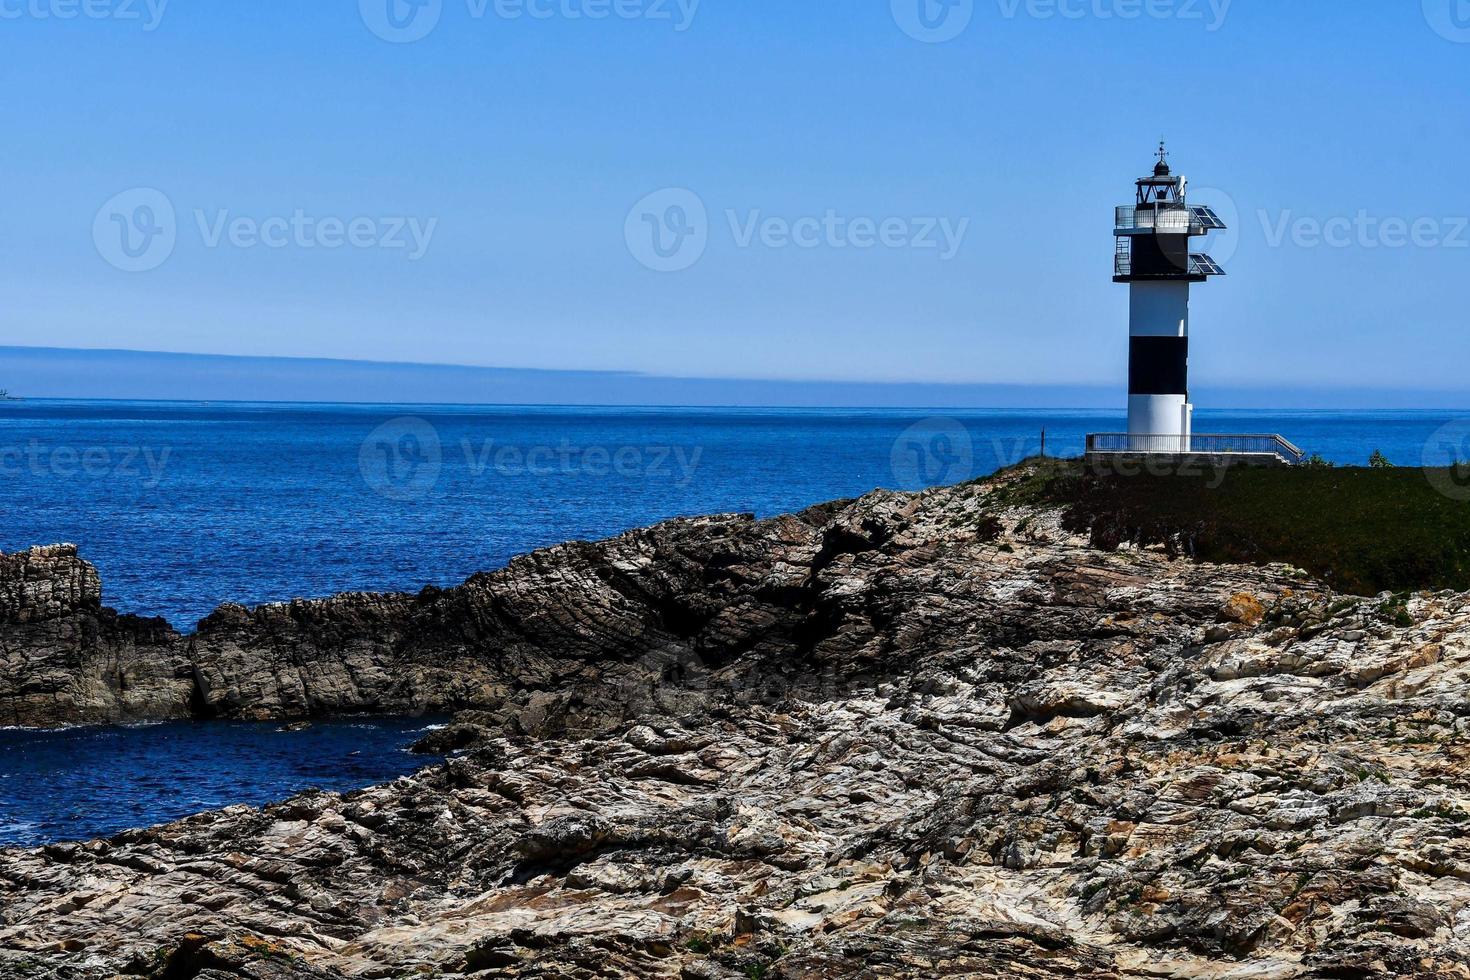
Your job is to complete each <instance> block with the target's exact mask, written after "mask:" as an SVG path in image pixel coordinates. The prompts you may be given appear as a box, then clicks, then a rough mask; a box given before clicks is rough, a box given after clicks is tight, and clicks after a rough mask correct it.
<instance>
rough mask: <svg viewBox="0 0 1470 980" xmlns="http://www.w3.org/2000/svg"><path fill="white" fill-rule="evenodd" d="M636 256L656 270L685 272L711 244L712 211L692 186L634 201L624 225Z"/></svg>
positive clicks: (669, 190) (629, 247)
mask: <svg viewBox="0 0 1470 980" xmlns="http://www.w3.org/2000/svg"><path fill="white" fill-rule="evenodd" d="M623 238H624V240H625V241H626V242H627V245H628V251H629V252H630V253H631V254H632V256H633V258H635V259H637V260H638V261H639V262H640V263H642V264H643V265H644V266H646V267H647V268H649V269H652V270H653V271H654V272H682V271H683V270H685V269H688V268H689V267H691V266H693V265H694V264H695V263H696V262H698V261H699V260H700V259H701V258H702V257H703V256H704V250H705V249H706V248H707V247H708V246H709V213H708V212H707V211H706V210H705V206H704V201H703V200H702V199H701V198H700V196H699V195H698V194H696V193H694V192H693V191H691V190H687V189H685V188H682V187H669V188H665V189H664V190H661V191H655V192H653V193H652V194H649V195H648V196H647V197H645V198H643V200H641V201H639V202H638V203H637V204H635V205H633V209H632V210H631V211H629V212H628V217H627V220H626V221H625V222H624V225H623Z"/></svg>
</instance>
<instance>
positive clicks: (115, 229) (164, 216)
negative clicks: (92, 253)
mask: <svg viewBox="0 0 1470 980" xmlns="http://www.w3.org/2000/svg"><path fill="white" fill-rule="evenodd" d="M178 237H179V223H178V218H177V216H176V215H175V213H174V205H173V202H172V201H170V200H169V199H168V195H166V194H164V193H163V192H162V191H159V190H155V189H153V188H151V187H135V188H133V189H132V190H128V191H123V192H122V193H121V194H118V195H117V196H115V197H113V198H112V199H110V200H109V201H108V202H107V203H106V204H103V205H102V207H100V208H98V209H97V216H96V218H95V219H93V221H92V242H93V244H95V245H96V246H97V254H98V255H101V256H102V257H103V258H104V259H106V260H107V261H108V262H109V263H111V264H112V265H114V266H116V267H117V268H119V269H121V270H122V271H124V272H148V271H149V270H151V269H156V268H158V267H159V266H161V265H163V263H165V262H167V261H168V258H169V256H170V255H173V254H174V246H175V245H176V244H177V243H178Z"/></svg>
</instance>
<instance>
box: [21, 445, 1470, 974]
mask: <svg viewBox="0 0 1470 980" xmlns="http://www.w3.org/2000/svg"><path fill="white" fill-rule="evenodd" d="M1021 478H1022V475H1018V474H1016V473H1011V474H1004V475H1002V476H1000V477H998V478H996V479H993V480H991V481H986V482H983V483H978V484H971V485H967V486H963V487H954V488H945V489H941V490H935V491H931V492H928V493H925V494H922V495H905V494H896V493H876V494H873V495H870V496H868V497H865V498H863V499H861V500H858V501H850V502H842V503H836V504H831V505H825V506H822V507H817V508H813V509H811V510H808V511H806V512H804V513H802V514H799V515H791V516H788V517H782V518H776V519H772V520H766V521H757V520H754V519H752V518H750V517H749V516H724V517H711V518H701V519H692V520H684V521H675V522H671V523H668V524H664V525H659V526H657V527H654V528H649V529H646V530H641V531H636V532H631V533H629V534H626V535H622V536H620V537H618V538H614V539H611V540H609V541H606V542H599V543H573V544H568V545H563V546H560V547H558V548H553V549H548V550H546V551H542V552H537V553H535V554H533V555H529V556H526V557H524V558H521V559H518V560H516V561H515V562H512V563H511V565H510V566H508V567H507V568H505V569H503V570H501V571H498V572H493V573H487V574H484V575H478V576H475V577H474V578H472V579H470V580H469V581H467V582H466V583H465V584H463V585H461V586H459V587H457V588H454V589H447V590H426V591H425V592H423V593H421V594H419V595H416V596H408V595H384V596H369V595H351V596H340V597H337V598H334V599H329V600H319V601H307V602H295V603H291V604H287V605H277V606H267V607H262V608H260V609H256V610H245V609H243V608H240V607H233V606H226V607H222V608H221V610H219V611H218V612H216V613H215V614H214V615H212V616H211V617H209V618H208V619H206V620H205V621H204V622H203V623H201V624H200V628H199V630H198V632H197V633H195V634H193V635H189V636H184V635H181V634H179V633H178V632H176V631H174V630H173V629H171V628H170V627H169V626H168V625H167V624H165V623H162V622H161V621H157V620H138V619H132V618H129V617H125V616H119V615H118V614H116V613H113V612H111V611H109V610H106V609H103V608H102V606H101V603H100V587H99V584H98V582H97V578H96V574H95V571H93V570H91V569H90V566H87V565H86V564H85V562H83V561H82V560H81V559H80V558H79V557H78V556H77V555H76V553H75V551H74V550H72V549H66V548H59V549H40V550H36V551H32V552H30V553H29V554H26V555H20V556H7V557H4V558H0V659H3V664H0V666H3V670H0V724H28V723H30V724H63V723H70V722H76V721H99V722H106V721H115V720H134V719H139V718H144V717H158V718H178V717H220V718H239V717H271V718H295V717H310V716H314V715H324V714H333V713H340V712H347V711H378V712H406V711H428V710H436V711H438V710H446V709H451V710H459V711H461V712H462V713H461V714H460V716H459V723H458V724H457V725H455V726H453V727H451V728H449V729H446V730H444V731H443V732H440V733H437V734H436V736H435V739H436V741H437V742H438V743H439V745H438V747H440V748H453V749H456V750H458V754H457V755H455V756H454V757H453V758H451V759H449V760H448V761H445V762H443V763H438V764H435V765H433V766H431V767H429V768H428V769H426V770H425V771H424V772H422V773H421V774H420V775H418V776H415V777H412V778H408V779H403V780H399V781H397V782H394V783H391V784H388V785H385V786H380V787H375V788H373V789H369V790H365V791H362V792H359V793H351V794H346V795H340V794H333V793H309V794H305V795H303V796H300V797H297V798H296V799H293V800H291V801H288V802H285V803H282V804H280V805H277V806H272V807H267V808H264V809H260V810H256V809H251V808H247V807H232V808H229V809H226V810H222V811H218V812H214V813H207V814H201V815H199V816H196V817H191V818H189V819H187V820H184V821H180V822H178V823H175V824H171V825H168V826H164V827H158V828H152V829H147V830H137V831H130V832H128V833H125V834H122V835H119V836H118V837H115V838H112V839H111V840H107V841H92V842H87V843H77V844H60V845H53V846H49V847H45V848H40V849H34V850H10V851H0V950H4V951H5V952H0V978H5V980H9V978H12V977H15V978H19V977H37V978H55V980H60V978H63V977H65V978H72V977H76V978H82V980H94V978H96V980H101V978H110V977H113V976H115V975H125V976H148V977H152V978H158V980H175V978H184V980H190V978H202V980H223V978H250V980H307V978H311V980H325V978H343V977H364V978H366V977H372V978H389V977H392V978H399V977H495V976H503V977H559V978H560V977H565V978H583V977H586V978H591V977H619V976H637V977H670V978H673V977H679V978H690V980H727V978H728V980H737V978H750V977H761V978H797V977H800V978H839V977H853V978H858V977H930V976H987V977H990V976H995V977H1000V976H1004V977H1040V976H1058V977H1060V976H1083V977H1138V978H1142V977H1181V978H1182V977H1252V978H1266V977H1282V978H1286V977H1320V978H1327V977H1373V976H1385V975H1399V976H1423V977H1467V976H1470V843H1467V840H1466V832H1467V829H1470V795H1467V775H1466V773H1467V769H1466V763H1467V760H1470V746H1467V743H1466V738H1465V735H1466V726H1467V724H1470V723H1467V721H1466V716H1467V715H1470V694H1467V692H1470V595H1460V594H1452V593H1440V594H1428V593H1425V594H1418V595H1413V596H1397V597H1389V596H1385V597H1380V598H1376V599H1360V598H1352V597H1343V596H1338V595H1335V594H1333V593H1332V592H1331V591H1330V590H1328V589H1326V588H1325V587H1323V586H1321V585H1320V584H1318V583H1316V582H1314V581H1312V580H1311V579H1309V578H1308V577H1306V576H1305V574H1304V573H1301V572H1299V571H1296V570H1294V569H1291V568H1288V567H1285V566H1280V565H1277V566H1263V567H1254V566H1238V565H1208V564H1199V563H1195V562H1191V561H1188V560H1183V559H1176V558H1171V557H1170V556H1168V555H1167V554H1165V553H1164V552H1162V551H1158V550H1153V549H1122V550H1116V551H1105V550H1100V549H1098V548H1096V547H1094V546H1093V543H1092V541H1091V540H1090V539H1089V538H1088V537H1086V536H1079V535H1077V534H1076V533H1074V532H1073V531H1069V530H1068V529H1067V528H1068V527H1069V526H1071V525H1070V524H1069V523H1068V522H1067V521H1065V520H1064V519H1063V515H1062V514H1061V512H1060V511H1059V510H1058V509H1056V508H1053V507H1049V506H1045V505H1041V504H1038V503H1035V502H1028V501H1027V500H1026V498H1025V497H1024V495H1022V494H1017V493H1016V492H1015V484H1016V482H1017V481H1018V480H1019V479H1021Z"/></svg>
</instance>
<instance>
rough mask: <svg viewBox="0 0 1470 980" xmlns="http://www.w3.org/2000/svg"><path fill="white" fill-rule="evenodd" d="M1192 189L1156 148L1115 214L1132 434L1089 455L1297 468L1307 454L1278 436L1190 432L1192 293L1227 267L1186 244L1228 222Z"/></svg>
mask: <svg viewBox="0 0 1470 980" xmlns="http://www.w3.org/2000/svg"><path fill="white" fill-rule="evenodd" d="M1188 184H1189V182H1188V181H1187V180H1186V179H1185V178H1183V177H1176V176H1174V174H1173V172H1172V171H1170V169H1169V154H1168V153H1167V152H1166V151H1165V149H1164V144H1163V143H1160V144H1159V160H1158V162H1157V163H1156V164H1154V172H1153V174H1152V176H1149V177H1140V178H1139V179H1138V192H1137V195H1136V196H1135V198H1134V201H1133V203H1132V204H1125V205H1123V206H1122V207H1120V208H1118V209H1117V213H1116V214H1115V216H1114V218H1113V235H1114V237H1115V238H1116V239H1117V246H1116V249H1115V250H1114V253H1113V281H1114V282H1122V283H1127V284H1128V431H1127V432H1097V433H1092V434H1090V435H1088V437H1087V453H1086V457H1085V458H1086V459H1087V460H1088V461H1090V462H1093V463H1095V464H1098V465H1099V466H1114V465H1127V466H1131V465H1133V464H1136V463H1138V462H1140V461H1142V462H1144V463H1146V464H1149V465H1153V464H1158V465H1161V466H1168V465H1172V464H1173V463H1179V464H1181V465H1184V466H1192V465H1194V464H1195V463H1198V462H1202V461H1203V462H1206V463H1208V464H1210V465H1217V466H1234V465H1250V466H1282V465H1285V466H1291V465H1295V464H1297V463H1300V462H1302V460H1303V459H1305V454H1304V453H1303V452H1302V451H1301V450H1300V449H1299V448H1297V447H1296V446H1295V445H1293V444H1292V443H1291V442H1290V441H1288V440H1287V439H1285V438H1283V437H1282V436H1280V435H1275V434H1269V433H1266V434H1255V435H1242V434H1223V433H1222V434H1206V435H1201V434H1200V433H1198V432H1195V431H1194V406H1193V405H1191V404H1190V403H1189V287H1190V286H1192V285H1194V284H1195V283H1200V282H1205V281H1206V280H1208V279H1209V278H1210V277H1211V276H1223V275H1224V274H1225V270H1224V269H1222V268H1220V266H1219V264H1217V263H1216V262H1215V260H1214V259H1212V258H1210V257H1209V256H1208V255H1205V254H1204V253H1203V252H1191V251H1190V250H1189V247H1190V242H1191V241H1193V240H1194V239H1196V238H1199V237H1201V236H1203V235H1208V234H1209V233H1210V232H1212V231H1216V230H1218V229H1221V228H1224V227H1225V222H1223V221H1221V220H1220V217H1219V215H1217V214H1215V212H1214V211H1212V210H1211V209H1209V208H1207V207H1205V206H1203V205H1199V204H1190V203H1189V197H1188Z"/></svg>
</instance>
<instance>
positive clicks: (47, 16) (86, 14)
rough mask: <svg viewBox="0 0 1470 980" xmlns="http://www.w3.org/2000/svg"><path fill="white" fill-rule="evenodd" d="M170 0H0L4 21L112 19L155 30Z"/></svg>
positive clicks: (0, 11)
mask: <svg viewBox="0 0 1470 980" xmlns="http://www.w3.org/2000/svg"><path fill="white" fill-rule="evenodd" d="M168 4H169V0H0V21H3V20H61V21H69V20H111V21H118V22H120V23H136V24H138V25H139V26H141V27H142V28H143V30H145V31H156V30H158V25H160V24H162V23H163V15H164V14H165V13H166V12H167V11H168Z"/></svg>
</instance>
